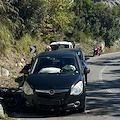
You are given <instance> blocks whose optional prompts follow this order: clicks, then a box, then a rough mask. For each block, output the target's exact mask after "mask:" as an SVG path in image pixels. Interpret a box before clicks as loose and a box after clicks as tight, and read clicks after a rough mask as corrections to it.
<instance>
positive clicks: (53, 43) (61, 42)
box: [50, 41, 72, 45]
mask: <svg viewBox="0 0 120 120" xmlns="http://www.w3.org/2000/svg"><path fill="white" fill-rule="evenodd" d="M56 44H65V45H72V43H71V42H67V41H58V42H52V43H50V45H56Z"/></svg>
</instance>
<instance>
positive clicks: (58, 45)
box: [50, 41, 73, 50]
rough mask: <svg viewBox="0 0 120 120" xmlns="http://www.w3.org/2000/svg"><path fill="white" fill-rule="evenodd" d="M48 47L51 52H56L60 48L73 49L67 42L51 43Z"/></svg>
mask: <svg viewBox="0 0 120 120" xmlns="http://www.w3.org/2000/svg"><path fill="white" fill-rule="evenodd" d="M50 47H51V48H52V50H58V49H62V48H73V44H72V42H67V41H58V42H52V43H51V44H50Z"/></svg>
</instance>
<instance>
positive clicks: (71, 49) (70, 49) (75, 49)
mask: <svg viewBox="0 0 120 120" xmlns="http://www.w3.org/2000/svg"><path fill="white" fill-rule="evenodd" d="M58 51H74V52H78V51H81V52H82V49H80V48H62V49H59V50H58Z"/></svg>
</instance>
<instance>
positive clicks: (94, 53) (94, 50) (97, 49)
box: [93, 47, 100, 57]
mask: <svg viewBox="0 0 120 120" xmlns="http://www.w3.org/2000/svg"><path fill="white" fill-rule="evenodd" d="M96 55H100V51H99V47H94V49H93V57H94V56H96Z"/></svg>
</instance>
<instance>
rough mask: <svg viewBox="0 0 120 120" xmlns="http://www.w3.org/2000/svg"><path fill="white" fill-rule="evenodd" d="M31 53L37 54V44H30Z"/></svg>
mask: <svg viewBox="0 0 120 120" xmlns="http://www.w3.org/2000/svg"><path fill="white" fill-rule="evenodd" d="M30 53H32V54H34V55H35V56H36V46H30Z"/></svg>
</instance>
